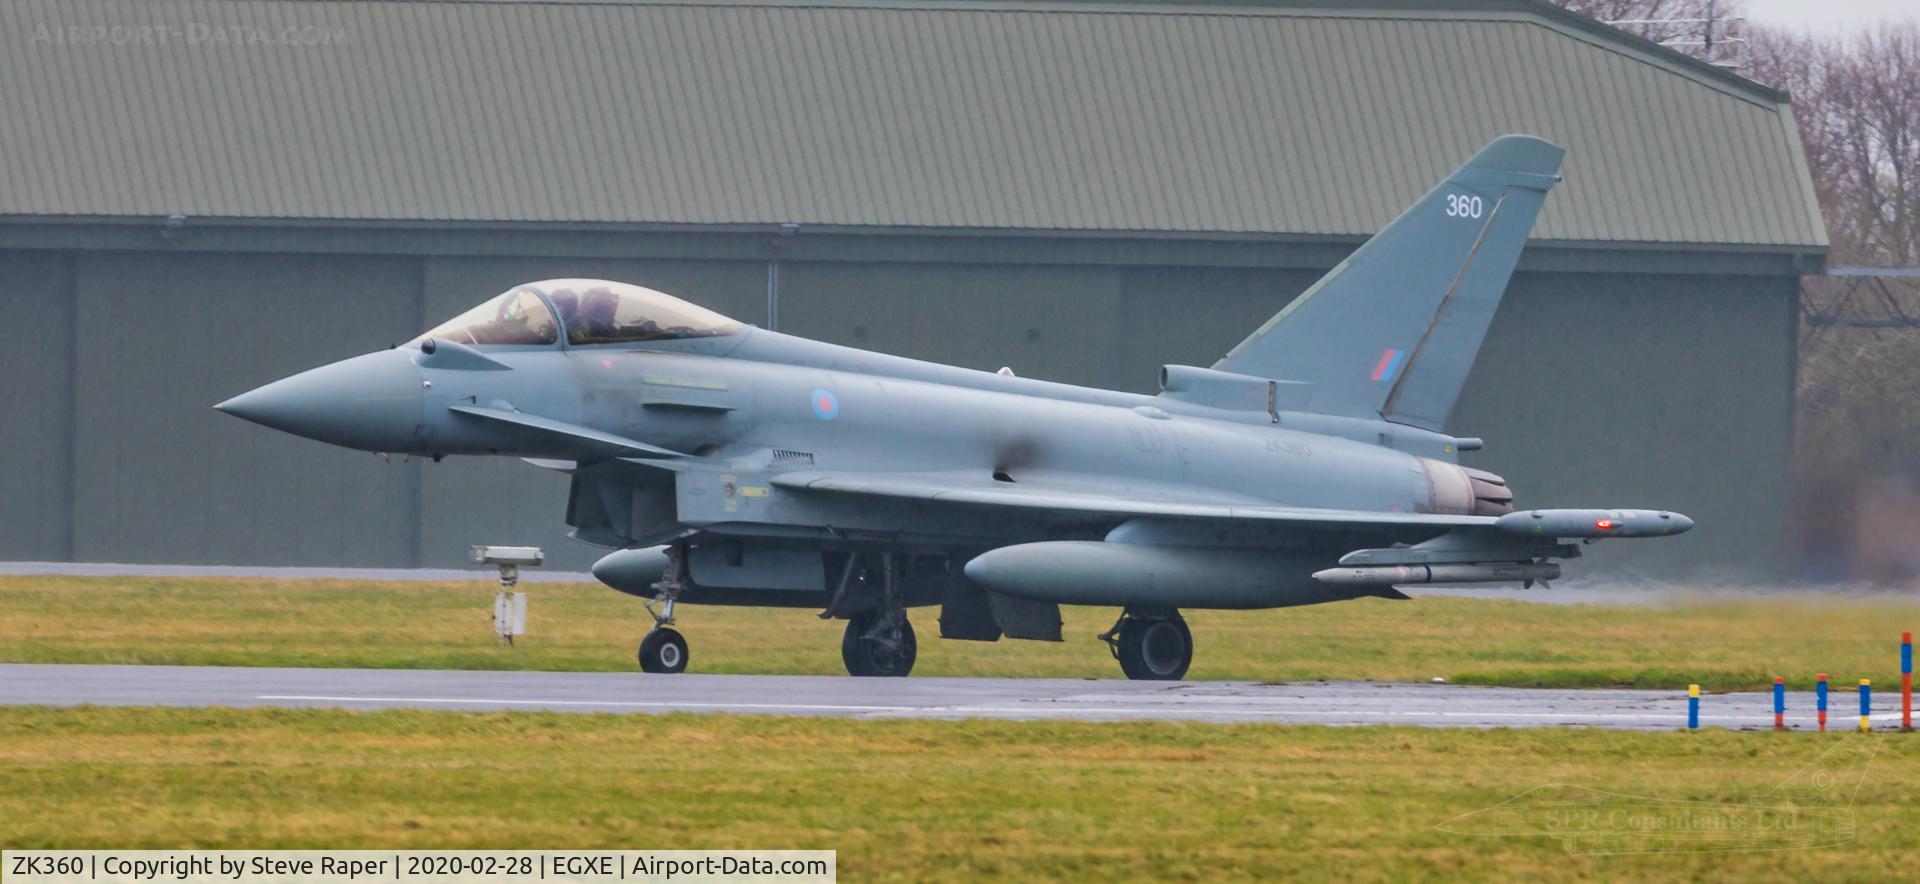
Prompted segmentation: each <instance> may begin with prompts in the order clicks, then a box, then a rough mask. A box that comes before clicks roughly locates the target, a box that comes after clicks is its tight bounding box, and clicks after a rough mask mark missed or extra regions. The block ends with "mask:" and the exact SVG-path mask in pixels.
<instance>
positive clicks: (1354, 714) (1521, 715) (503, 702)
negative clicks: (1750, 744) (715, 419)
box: [254, 694, 1897, 722]
mask: <svg viewBox="0 0 1920 884" xmlns="http://www.w3.org/2000/svg"><path fill="white" fill-rule="evenodd" d="M254 699H256V700H295V701H302V702H314V703H423V704H428V703H437V704H444V705H453V704H489V705H498V706H608V707H619V708H630V709H714V710H730V709H768V710H773V709H792V710H804V711H811V712H920V713H949V714H962V715H964V714H975V715H1029V714H1034V713H1037V712H1043V711H1048V710H1046V709H1043V708H1042V707H1038V706H965V705H962V706H866V705H844V704H827V703H695V702H686V703H681V702H671V701H664V700H654V701H642V700H509V699H501V698H491V697H346V696H328V695H319V694H261V695H258V696H256V697H254ZM1052 702H1054V703H1059V702H1060V701H1057V700H1056V701H1052ZM1051 711H1052V712H1054V713H1069V714H1074V713H1079V714H1091V715H1165V714H1167V713H1169V712H1177V711H1178V710H1176V709H1167V708H1163V707H1147V706H1072V705H1056V706H1053V707H1052V708H1051ZM1209 711H1210V712H1211V714H1216V715H1236V716H1250V717H1261V718H1278V717H1295V718H1303V717H1304V718H1333V719H1338V718H1341V717H1349V718H1360V717H1365V718H1392V717H1399V718H1514V719H1581V720H1592V719H1604V720H1622V721H1659V720H1662V719H1666V718H1669V717H1674V716H1670V715H1668V714H1667V713H1663V712H1623V713H1614V712H1589V713H1566V712H1447V711H1441V710H1419V709H1408V710H1387V709H1355V710H1340V711H1320V710H1294V709H1231V710H1222V709H1216V710H1209ZM1896 714H1897V713H1896ZM1679 717H1680V718H1682V719H1684V716H1679ZM1875 717H1879V716H1875ZM1701 720H1702V721H1703V722H1715V721H1753V722H1771V721H1772V720H1773V718H1772V717H1771V716H1759V715H1751V716H1734V715H1726V716H1711V717H1702V719H1701Z"/></svg>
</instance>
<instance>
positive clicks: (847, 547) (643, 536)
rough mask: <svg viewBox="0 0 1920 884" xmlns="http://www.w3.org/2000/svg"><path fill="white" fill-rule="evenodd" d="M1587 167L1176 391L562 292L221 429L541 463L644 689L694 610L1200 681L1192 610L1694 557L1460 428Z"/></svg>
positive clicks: (1305, 300) (1552, 172)
mask: <svg viewBox="0 0 1920 884" xmlns="http://www.w3.org/2000/svg"><path fill="white" fill-rule="evenodd" d="M1564 153H1565V152H1564V151H1563V150H1562V149H1561V148H1559V147H1556V146H1554V145H1553V144H1550V143H1548V142H1546V141H1543V140H1540V139H1538V138H1533V137H1530V136H1523V135H1510V136H1506V137H1502V138H1499V139H1497V140H1495V141H1494V142H1492V143H1491V144H1489V145H1487V146H1486V148H1484V149H1483V150H1481V151H1480V152H1479V153H1478V154H1477V155H1475V156H1474V157H1473V158H1472V159H1471V160H1469V161H1468V162H1467V164H1466V165H1464V166H1462V167H1460V169H1459V170H1458V171H1456V172H1454V173H1453V174H1452V175H1449V176H1448V177H1447V178H1446V180H1445V181H1443V182H1441V183H1440V184H1439V186H1437V187H1435V188H1434V189H1433V190H1432V191H1431V192H1429V193H1428V194H1427V195H1426V196H1424V197H1422V198H1421V199H1420V200H1419V201H1418V202H1416V203H1414V204H1413V206H1412V207H1411V208H1409V209H1407V210H1406V212H1405V213H1403V214H1402V215H1400V217H1399V218H1397V219H1396V220H1394V221H1393V222H1392V223H1390V224H1389V225H1387V227H1386V228H1384V229H1383V230H1381V231H1380V232H1379V233H1378V234H1377V235H1375V236H1374V237H1373V238H1372V239H1370V240H1369V241H1367V242H1366V243H1365V244H1363V245H1362V246H1361V247H1360V248H1359V249H1358V250H1356V251H1354V252H1353V253H1352V254H1351V255H1350V256H1348V257H1347V258H1346V260H1344V261H1341V262H1340V263H1339V265H1338V266H1336V267H1334V268H1333V269H1332V270H1331V271H1329V272H1328V273H1327V274H1326V276H1324V277H1323V278H1321V279H1320V280H1319V281H1318V282H1316V283H1315V284H1314V285H1313V286H1312V287H1311V288H1309V289H1308V290H1307V291H1306V292H1305V293H1303V294H1301V295H1300V296H1299V297H1297V298H1295V299H1293V301H1292V302H1291V303H1289V304H1287V305H1286V307H1285V308H1284V309H1282V310H1280V312H1279V313H1278V314H1276V315H1275V316H1274V317H1273V318H1272V319H1271V320H1269V321H1268V322H1267V323H1265V324H1264V325H1262V326H1260V327H1259V328H1258V329H1255V330H1254V331H1253V333H1252V334H1251V335H1249V336H1248V337H1247V338H1246V340H1244V341H1242V342H1240V344H1239V345H1238V346H1236V347H1234V348H1233V349H1232V350H1231V351H1229V352H1228V353H1227V354H1226V355H1225V356H1223V357H1221V358H1220V359H1219V360H1218V361H1216V362H1215V363H1214V364H1213V365H1211V366H1205V367H1203V366H1191V365H1166V366H1163V367H1162V368H1161V369H1160V373H1159V392H1158V394H1157V395H1144V394H1136V393H1126V392H1116V391H1111V390H1102V389H1093V388H1088V387H1079V386H1073V385H1068V384H1060V383H1050V382H1047V381H1044V380H1036V379H1031V378H1023V377H1013V376H1011V373H1001V372H989V371H975V370H972V369H967V368H959V367H955V366H950V365H940V364H935V363H930V362H922V361H918V360H914V359H906V358H901V357H897V356H889V355H885V354H881V353H875V352H869V351H865V350H858V349H854V348H850V347H842V346H837V345H834V344H828V343H823V342H819V341H813V340H807V339H805V338H800V337H795V336H792V335H786V334H779V333H776V332H773V331H769V330H766V329H760V328H755V327H752V326H749V325H747V324H744V323H741V322H737V321H735V320H732V319H729V318H727V317H725V316H721V315H719V314H717V313H715V312H713V311H711V310H707V309H704V308H702V307H699V306H696V305H694V304H690V303H688V302H686V301H683V300H680V299H678V298H674V297H672V296H670V295H667V294H664V293H661V292H658V291H654V290H651V289H646V288H642V287H639V286H636V285H630V284H626V283H620V282H610V281H605V280H595V279H550V280H545V281H542V282H533V283H528V284H526V285H519V286H515V287H513V288H512V289H510V290H508V291H507V292H505V293H503V294H501V295H499V296H498V297H495V298H493V299H491V300H488V301H486V302H485V303H483V304H481V305H479V306H477V307H475V308H473V309H472V310H469V311H467V312H466V313H463V314H461V315H459V316H456V317H454V318H453V319H451V320H449V321H447V322H446V323H444V324H442V325H439V326H436V327H435V328H433V329H431V330H429V331H428V332H426V333H425V334H423V335H421V336H419V337H418V338H415V339H414V340H412V341H411V342H410V343H407V344H405V345H403V346H400V347H397V348H394V349H392V350H387V351H383V352H375V353H369V354H366V355H363V356H357V357H354V358H351V359H347V360H344V361H342V362H337V363H334V364H331V365H327V366H323V367H320V368H316V369H312V370H310V371H307V372H304V373H302V374H298V375H295V376H293V377H290V378H286V379H284V380H280V381H277V382H274V383H271V384H268V385H266V386H264V387H260V388H259V389H256V390H253V391H251V392H248V393H244V394H241V395H239V396H236V397H234V398H232V399H230V400H227V401H226V402H222V403H220V404H219V405H217V406H215V407H216V408H218V409H219V410H221V411H224V412H226V413H228V414H231V415H234V416H237V417H241V418H244V419H246V420H249V421H253V422H255V423H259V424H263V425H265V426H268V427H272V428H274V429H278V430H282V431H285V432H288V433H293V434H296V435H300V436H304V437H307V438H311V439H316V440H319V441H322V442H328V443H332V444H334V445H341V446H346V447H349V448H357V449H364V450H369V451H375V452H385V453H406V454H413V455H425V456H429V457H432V458H433V459H435V460H436V461H437V460H439V459H440V458H442V457H444V456H447V455H484V456H505V457H518V458H523V459H526V460H528V461H529V462H531V463H533V464H535V465H537V466H540V467H545V468H547V469H551V470H555V471H557V472H559V473H562V474H564V475H566V476H567V477H568V479H569V481H570V482H571V494H570V497H569V499H568V502H567V509H566V513H565V518H566V522H567V524H568V525H570V526H571V527H572V529H573V530H572V533H571V536H572V537H573V538H575V539H577V540H580V541H583V542H585V543H589V544H595V545H599V546H602V547H610V548H612V549H613V550H614V551H613V552H611V553H609V554H608V555H606V556H605V557H604V558H602V559H600V560H599V561H598V562H597V563H596V564H595V565H594V567H593V573H594V575H595V576H596V577H597V578H598V579H600V580H601V581H602V582H604V583H606V584H607V585H608V586H610V587H612V588H614V589H617V590H620V591H621V592H625V593H629V594H632V595H635V596H640V597H642V598H644V599H646V600H648V601H647V602H646V608H647V610H648V611H649V612H650V613H651V614H652V617H653V621H654V628H653V629H652V631H650V632H648V633H647V634H646V637H645V638H644V639H643V640H642V641H641V642H640V647H639V663H640V668H641V669H642V670H644V671H646V672H662V673H665V672H680V671H682V670H684V669H685V668H686V667H687V664H688V661H689V659H690V658H689V654H688V649H687V643H686V639H685V638H684V637H683V636H682V635H681V634H680V632H679V631H677V630H676V629H674V628H673V626H674V625H675V622H676V621H675V614H676V606H677V605H679V604H681V603H687V604H714V605H764V606H779V607H804V608H816V609H819V611H820V616H821V617H823V618H837V619H843V620H845V621H846V629H845V633H844V636H843V639H842V641H841V654H842V657H843V658H844V661H845V663H846V667H847V671H848V672H850V673H852V674H854V675H864V676H902V675H906V674H907V673H908V672H909V671H910V670H911V669H912V668H913V663H914V657H915V649H916V639H915V633H914V628H913V626H912V624H911V623H910V622H909V620H908V611H909V610H911V609H914V608H921V607H930V606H935V605H937V606H939V608H940V614H939V628H940V636H941V637H942V638H950V639H962V640H971V641H997V640H999V639H1000V638H1002V637H1003V636H1004V637H1008V638H1015V639H1031V640H1044V641H1059V640H1061V620H1060V608H1059V606H1060V605H1098V606H1108V607H1117V608H1120V609H1121V613H1120V615H1119V619H1118V620H1117V621H1115V623H1114V624H1113V627H1112V628H1111V629H1108V630H1107V631H1106V633H1104V634H1103V635H1101V636H1100V639H1101V640H1102V641H1104V642H1106V644H1107V645H1108V646H1109V648H1110V649H1111V650H1112V653H1113V656H1114V657H1115V658H1116V659H1117V660H1119V662H1120V668H1121V670H1122V671H1123V672H1124V673H1125V674H1126V675H1127V677H1129V678H1135V679H1168V680H1175V679H1179V678H1181V677H1183V676H1184V675H1185V674H1186V672H1187V668H1188V665H1189V664H1190V663H1191V661H1192V659H1193V644H1194V643H1193V636H1192V633H1191V631H1190V630H1189V629H1188V627H1187V624H1186V621H1185V620H1184V619H1183V618H1182V617H1181V614H1180V612H1181V611H1183V610H1189V609H1196V608H1199V609H1209V608H1240V609H1247V608H1280V607H1286V606H1290V605H1308V604H1316V603H1320V602H1332V601H1338V600H1342V599H1353V598H1359V597H1364V596H1382V597H1387V598H1406V596H1405V595H1403V594H1402V593H1401V592H1400V591H1399V590H1398V589H1396V588H1395V587H1396V586H1404V585H1411V584H1428V583H1488V582H1503V581H1513V582H1520V583H1524V584H1527V585H1531V584H1532V583H1533V582H1535V581H1544V580H1548V579H1551V578H1554V577H1557V576H1559V574H1560V566H1559V565H1558V564H1557V563H1556V562H1555V560H1557V559H1567V558H1572V557H1574V556H1577V555H1578V554H1579V552H1580V548H1579V546H1578V545H1577V544H1576V543H1575V541H1586V542H1592V541H1595V540H1599V539H1603V538H1625V537H1654V536H1665V535H1669V534H1678V533H1680V532H1682V531H1685V530H1687V529H1688V528H1689V527H1691V526H1692V522H1691V520H1689V519H1688V518H1687V517H1686V516H1683V515H1680V514H1678V513H1672V512H1661V511H1654V510H1643V509H1613V508H1603V509H1570V510H1569V509H1556V510H1519V511H1516V510H1515V509H1514V507H1513V499H1514V498H1513V492H1512V491H1511V490H1510V489H1509V488H1508V486H1507V483H1506V481H1505V480H1503V479H1501V478H1500V477H1499V476H1497V475H1494V474H1492V473H1489V472H1485V471H1483V470H1478V469H1472V468H1468V467H1463V466H1460V465H1459V464H1458V463H1457V455H1458V453H1459V452H1462V451H1471V450H1475V449H1478V448H1480V447H1481V440H1479V439H1476V438H1469V437H1461V436H1453V435H1449V434H1448V433H1447V432H1446V428H1445V424H1446V421H1447V417H1448V414H1449V412H1451V411H1452V409H1453V405H1454V401H1455V400H1456V399H1457V398H1458V396H1459V394H1460V389H1461V385H1462V384H1463V383H1464V382H1465V380H1466V377H1467V372H1468V369H1469V368H1471V367H1472V365H1473V361H1474V356H1475V354H1476V353H1477V352H1478V350H1479V348H1480V344H1481V341H1482V339H1483V338H1484V337H1485V335H1486V331H1487V326H1488V323H1489V322H1490V321H1491V320H1492V318H1493V314H1494V310H1495V308H1496V307H1497V306H1498V305H1499V302H1500V297H1501V294H1502V293H1503V292H1504V290H1505V288H1506V285H1507V280H1508V278H1509V276H1511V274H1512V272H1513V268H1514V263H1515V261H1516V260H1517V259H1518V258H1519V255H1520V252H1521V249H1522V247H1523V246H1524V245H1525V242H1526V239H1527V234H1528V231H1529V230H1530V229H1531V228H1532V226H1533V222H1534V219H1535V217H1536V216H1537V215H1538V214H1539V211H1540V207H1541V205H1542V203H1543V202H1544V200H1545V198H1546V195H1547V192H1548V191H1549V190H1550V189H1551V188H1552V187H1553V186H1554V184H1555V183H1556V182H1557V181H1559V177H1558V171H1559V168H1560V161H1561V159H1562V157H1563V155H1564Z"/></svg>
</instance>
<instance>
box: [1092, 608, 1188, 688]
mask: <svg viewBox="0 0 1920 884" xmlns="http://www.w3.org/2000/svg"><path fill="white" fill-rule="evenodd" d="M1100 640H1101V641H1103V642H1106V643H1107V648H1108V649H1109V650H1111V651H1113V658H1114V659H1115V660H1119V661H1120V671H1122V672H1125V673H1126V674H1127V677H1128V678H1130V679H1133V680H1135V681H1179V680H1180V679H1181V678H1183V677H1185V676H1186V674H1187V667H1188V666H1189V665H1192V663H1193V633H1192V632H1191V631H1189V630H1188V629H1187V621H1185V620H1183V619H1181V617H1180V613H1179V612H1178V611H1168V612H1166V613H1155V614H1144V613H1138V612H1134V611H1127V612H1125V613H1123V614H1121V615H1120V619H1119V620H1116V621H1114V623H1113V628H1111V629H1109V630H1107V631H1106V632H1105V633H1103V634H1101V636H1100Z"/></svg>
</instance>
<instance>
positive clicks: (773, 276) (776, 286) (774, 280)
mask: <svg viewBox="0 0 1920 884" xmlns="http://www.w3.org/2000/svg"><path fill="white" fill-rule="evenodd" d="M779 330H780V259H779V258H774V259H773V260H771V261H768V262H767V331H779Z"/></svg>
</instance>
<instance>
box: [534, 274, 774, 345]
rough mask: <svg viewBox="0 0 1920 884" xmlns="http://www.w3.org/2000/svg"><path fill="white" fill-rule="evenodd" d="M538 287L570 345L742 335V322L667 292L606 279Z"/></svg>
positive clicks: (545, 283) (552, 281)
mask: <svg viewBox="0 0 1920 884" xmlns="http://www.w3.org/2000/svg"><path fill="white" fill-rule="evenodd" d="M523 288H528V289H536V290H538V291H540V292H542V293H544V294H545V295H546V296H547V299H548V300H550V301H552V302H553V309H555V310H557V311H559V313H560V323H561V325H562V326H563V327H564V328H565V329H566V331H567V343H569V344H574V345H586V344H623V343H633V342H639V341H671V340H678V339H681V338H710V337H716V336H719V335H730V334H734V333H736V332H738V331H740V323H738V322H735V321H733V320H731V319H728V318H727V317H725V316H722V315H720V314H718V313H715V312H713V311H712V310H708V309H707V308H705V307H701V306H698V305H695V304H689V303H687V302H686V301H682V300H680V299H679V298H676V297H674V296H672V295H669V294H667V293H665V292H657V291H654V290H653V289H649V288H641V287H640V286H637V285H628V284H627V283H624V282H610V281H608V280H604V279H549V280H545V281H543V282H536V283H530V284H528V285H526V286H523Z"/></svg>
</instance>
